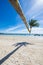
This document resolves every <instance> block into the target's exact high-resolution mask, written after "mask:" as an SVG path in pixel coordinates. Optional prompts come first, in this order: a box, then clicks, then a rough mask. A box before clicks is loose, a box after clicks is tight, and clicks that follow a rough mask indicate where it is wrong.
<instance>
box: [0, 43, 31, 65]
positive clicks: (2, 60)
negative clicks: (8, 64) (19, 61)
mask: <svg viewBox="0 0 43 65" xmlns="http://www.w3.org/2000/svg"><path fill="white" fill-rule="evenodd" d="M28 44H30V45H31V43H27V42H20V43H16V44H13V46H14V45H15V47H17V48H16V49H14V50H13V51H11V52H10V53H9V54H7V55H6V56H5V57H3V58H2V59H1V60H0V65H1V64H2V63H3V62H5V61H6V60H7V59H8V58H9V57H10V56H11V55H12V54H13V53H15V52H16V51H17V50H18V49H19V48H20V47H22V46H26V45H28Z"/></svg>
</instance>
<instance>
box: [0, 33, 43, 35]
mask: <svg viewBox="0 0 43 65" xmlns="http://www.w3.org/2000/svg"><path fill="white" fill-rule="evenodd" d="M0 35H14V36H43V34H12V33H0Z"/></svg>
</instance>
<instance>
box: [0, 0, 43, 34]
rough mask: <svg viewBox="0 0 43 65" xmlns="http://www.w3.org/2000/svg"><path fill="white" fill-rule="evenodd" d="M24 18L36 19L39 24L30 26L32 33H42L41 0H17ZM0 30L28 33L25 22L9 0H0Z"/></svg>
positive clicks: (42, 0) (42, 12)
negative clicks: (33, 26)
mask: <svg viewBox="0 0 43 65" xmlns="http://www.w3.org/2000/svg"><path fill="white" fill-rule="evenodd" d="M19 2H20V4H21V8H22V10H23V12H24V15H25V17H26V20H27V21H29V19H31V18H33V19H36V20H38V22H39V24H40V26H39V27H38V28H32V33H41V34H42V33H43V0H19ZM0 32H5V33H28V31H27V29H26V27H25V24H24V23H23V21H22V19H21V18H20V16H19V15H18V13H17V12H16V11H15V9H14V8H13V6H12V5H11V4H10V2H9V0H0Z"/></svg>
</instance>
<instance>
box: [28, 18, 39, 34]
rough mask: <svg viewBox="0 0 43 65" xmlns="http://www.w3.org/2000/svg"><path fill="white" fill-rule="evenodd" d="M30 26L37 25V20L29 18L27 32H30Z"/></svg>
mask: <svg viewBox="0 0 43 65" xmlns="http://www.w3.org/2000/svg"><path fill="white" fill-rule="evenodd" d="M32 27H39V23H38V22H37V20H34V19H31V20H29V33H31V30H32Z"/></svg>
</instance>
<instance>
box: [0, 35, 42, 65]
mask: <svg viewBox="0 0 43 65" xmlns="http://www.w3.org/2000/svg"><path fill="white" fill-rule="evenodd" d="M0 65H43V37H41V36H8V35H0Z"/></svg>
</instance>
